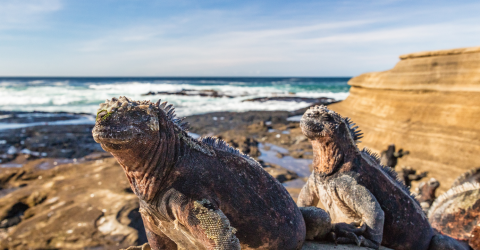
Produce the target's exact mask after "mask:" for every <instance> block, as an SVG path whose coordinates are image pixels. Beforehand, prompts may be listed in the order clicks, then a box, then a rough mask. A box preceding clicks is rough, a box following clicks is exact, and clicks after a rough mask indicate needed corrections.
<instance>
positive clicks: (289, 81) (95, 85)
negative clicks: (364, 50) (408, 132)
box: [0, 77, 350, 116]
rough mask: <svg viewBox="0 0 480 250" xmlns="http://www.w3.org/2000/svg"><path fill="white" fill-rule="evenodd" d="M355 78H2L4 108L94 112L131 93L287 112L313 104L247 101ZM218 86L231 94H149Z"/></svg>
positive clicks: (338, 88) (195, 106)
mask: <svg viewBox="0 0 480 250" xmlns="http://www.w3.org/2000/svg"><path fill="white" fill-rule="evenodd" d="M349 79H350V78H346V77H336V78H326V77H318V78H280V77H278V78H277V77H274V78H267V77H265V78H240V77H238V78H237V77H235V78H231V77H198V78H197V77H195V78H193V77H151V78H150V77H148V78H147V77H131V78H126V77H121V78H115V77H86V78H81V77H55V78H53V77H3V78H0V110H5V111H47V112H57V111H65V112H75V113H90V114H94V113H95V112H96V110H97V108H98V104H100V103H103V102H104V101H105V100H106V99H110V98H112V97H119V96H127V97H129V98H131V99H134V100H151V101H157V100H158V99H162V101H168V102H169V103H172V104H174V105H175V107H176V113H177V114H178V115H180V116H188V115H193V114H202V113H208V112H216V111H236V112H242V111H251V110H287V111H292V110H296V109H300V108H303V107H306V106H308V105H310V103H308V102H302V101H300V102H293V101H290V102H285V101H266V102H262V103H259V102H243V101H244V100H246V99H251V98H258V97H283V96H298V97H311V98H316V97H328V98H333V99H336V100H343V99H345V98H346V97H347V96H348V90H349V85H348V84H347V82H348V80H349ZM181 90H187V91H205V90H215V91H217V92H218V93H222V94H223V95H225V96H226V97H219V98H215V97H204V96H182V95H166V94H161V95H147V96H145V95H144V94H146V93H148V92H177V91H181Z"/></svg>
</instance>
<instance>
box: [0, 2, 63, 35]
mask: <svg viewBox="0 0 480 250" xmlns="http://www.w3.org/2000/svg"><path fill="white" fill-rule="evenodd" d="M61 7H62V4H61V1H60V0H21V1H19V0H0V29H10V28H19V27H22V26H23V25H25V24H27V25H31V24H34V22H36V21H38V20H39V19H41V18H42V17H43V16H44V15H45V14H48V13H51V12H55V11H58V10H60V9H61Z"/></svg>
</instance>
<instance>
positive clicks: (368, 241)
mask: <svg viewBox="0 0 480 250" xmlns="http://www.w3.org/2000/svg"><path fill="white" fill-rule="evenodd" d="M353 125H354V124H351V122H350V121H349V119H348V118H343V117H341V116H340V115H339V114H337V113H335V112H334V111H331V110H328V109H327V107H325V106H315V107H313V108H310V109H308V110H307V111H306V112H305V114H304V115H303V117H302V119H301V122H300V126H301V128H302V131H303V134H304V135H305V136H306V137H307V138H309V140H310V141H311V143H312V147H313V154H314V159H313V167H314V170H313V173H312V175H311V176H310V177H309V179H308V181H307V183H306V184H305V186H304V187H303V189H302V191H301V192H300V195H299V198H298V201H297V204H298V205H299V206H316V205H317V203H318V201H319V200H320V201H321V202H322V204H323V205H324V206H325V208H326V210H327V211H328V212H329V213H330V216H331V218H332V223H342V222H343V223H349V222H361V223H363V224H365V225H366V230H365V232H364V234H363V236H364V237H365V240H364V241H362V242H361V245H364V246H368V247H372V248H377V249H378V248H379V246H380V244H382V245H383V246H386V247H390V248H393V249H396V250H403V249H418V250H426V249H462V246H457V245H459V243H458V242H456V241H455V240H453V239H451V238H448V237H443V236H442V237H436V236H435V233H434V231H433V229H432V228H431V226H430V224H429V223H428V220H427V217H426V215H425V214H424V212H423V211H422V208H421V207H420V205H419V204H418V202H417V201H416V200H415V199H414V198H413V197H412V196H411V195H410V192H409V190H408V189H407V188H406V187H405V185H403V183H402V182H400V181H398V180H397V177H396V174H395V172H394V171H393V169H392V168H390V167H385V166H382V165H380V164H379V160H378V157H376V156H375V155H372V154H371V153H369V151H368V150H366V149H364V150H359V149H358V147H357V146H356V141H357V140H358V139H360V138H361V134H360V132H359V131H356V129H357V128H358V127H353ZM448 244H453V245H454V246H455V247H458V248H448V247H446V246H447V245H448ZM445 247H446V248H445Z"/></svg>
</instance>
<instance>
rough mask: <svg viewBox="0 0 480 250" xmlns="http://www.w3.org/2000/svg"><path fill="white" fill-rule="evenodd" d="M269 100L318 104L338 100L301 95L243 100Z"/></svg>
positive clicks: (326, 103) (247, 100)
mask: <svg viewBox="0 0 480 250" xmlns="http://www.w3.org/2000/svg"><path fill="white" fill-rule="evenodd" d="M268 101H284V102H307V103H315V104H316V105H320V104H324V105H328V104H331V103H334V102H336V101H335V99H333V98H327V97H320V98H308V97H300V96H274V97H258V98H252V99H246V100H243V101H242V102H268Z"/></svg>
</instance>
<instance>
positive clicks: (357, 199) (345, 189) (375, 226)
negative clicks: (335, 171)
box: [331, 176, 385, 249]
mask: <svg viewBox="0 0 480 250" xmlns="http://www.w3.org/2000/svg"><path fill="white" fill-rule="evenodd" d="M332 184H333V183H332ZM331 190H332V191H334V192H335V194H334V195H335V196H337V198H338V202H340V203H341V204H339V205H340V206H343V207H344V208H343V210H344V212H345V213H346V214H348V213H352V216H355V217H359V218H361V220H362V222H363V223H364V224H365V225H366V230H365V233H364V234H363V236H364V237H365V240H363V242H362V243H361V245H362V246H367V247H371V248H376V249H378V248H379V247H380V243H381V242H382V238H383V224H384V220H385V215H384V212H383V210H382V208H381V207H380V204H379V203H378V201H377V199H376V198H375V196H373V194H372V193H370V191H368V189H366V188H365V187H364V186H362V185H359V184H358V183H357V182H356V180H355V179H353V178H351V177H348V176H345V177H342V178H339V179H337V180H336V183H334V188H333V189H331ZM337 205H338V204H337Z"/></svg>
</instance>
